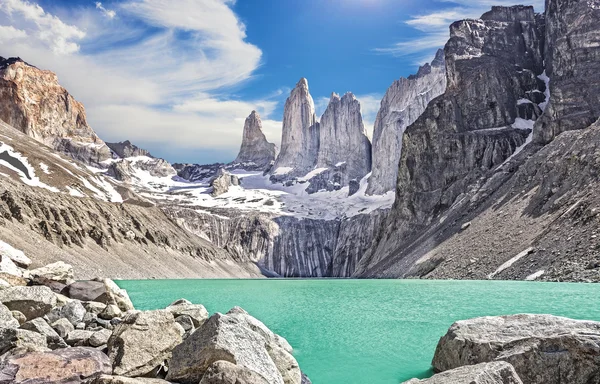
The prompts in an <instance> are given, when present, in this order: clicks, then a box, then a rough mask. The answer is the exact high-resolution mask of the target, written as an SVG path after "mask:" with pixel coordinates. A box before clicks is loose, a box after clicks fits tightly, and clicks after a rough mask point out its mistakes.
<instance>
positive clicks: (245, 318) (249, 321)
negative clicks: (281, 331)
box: [227, 307, 293, 353]
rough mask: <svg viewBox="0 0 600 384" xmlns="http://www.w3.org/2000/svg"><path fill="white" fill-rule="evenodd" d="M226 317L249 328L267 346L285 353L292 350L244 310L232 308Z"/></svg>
mask: <svg viewBox="0 0 600 384" xmlns="http://www.w3.org/2000/svg"><path fill="white" fill-rule="evenodd" d="M227 315H228V316H231V317H233V318H235V319H237V320H238V321H240V322H241V323H242V324H244V325H245V326H246V327H248V328H250V329H251V330H253V331H254V332H256V333H258V334H259V335H261V336H262V337H264V338H265V340H266V342H267V344H269V345H273V346H278V347H280V348H283V349H284V350H286V351H287V352H289V353H292V351H293V348H292V346H291V345H290V343H288V341H287V340H286V339H284V338H283V337H281V336H279V335H277V334H275V333H273V331H271V330H270V329H269V328H267V326H266V325H264V324H263V322H262V321H260V320H258V319H257V318H255V317H253V316H251V315H250V314H248V312H246V311H245V310H244V309H242V308H240V307H233V308H231V309H230V310H229V312H227Z"/></svg>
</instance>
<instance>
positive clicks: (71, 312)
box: [48, 300, 86, 325]
mask: <svg viewBox="0 0 600 384" xmlns="http://www.w3.org/2000/svg"><path fill="white" fill-rule="evenodd" d="M85 313H86V312H85V308H84V307H83V304H81V302H80V301H78V300H72V301H70V302H68V303H66V304H65V305H63V306H62V307H57V308H54V309H53V310H52V311H50V313H48V320H49V322H50V323H51V324H52V323H54V322H55V321H57V320H58V319H60V318H64V319H67V320H68V321H69V322H70V323H71V324H73V325H77V324H79V323H81V322H82V321H83V318H84V316H85Z"/></svg>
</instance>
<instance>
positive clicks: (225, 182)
mask: <svg viewBox="0 0 600 384" xmlns="http://www.w3.org/2000/svg"><path fill="white" fill-rule="evenodd" d="M236 185H240V180H239V179H238V178H237V176H235V175H232V174H231V173H229V172H227V171H226V170H224V169H220V170H219V172H218V173H217V175H216V176H215V178H214V179H213V180H212V181H211V182H210V186H211V187H212V192H211V193H210V194H211V196H213V197H217V196H220V195H222V194H224V193H227V192H228V191H229V188H230V187H231V186H236Z"/></svg>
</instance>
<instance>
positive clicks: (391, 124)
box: [367, 50, 446, 195]
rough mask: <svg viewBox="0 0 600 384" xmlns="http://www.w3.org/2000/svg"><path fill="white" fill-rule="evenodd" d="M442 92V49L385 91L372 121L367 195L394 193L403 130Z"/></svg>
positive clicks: (443, 70)
mask: <svg viewBox="0 0 600 384" xmlns="http://www.w3.org/2000/svg"><path fill="white" fill-rule="evenodd" d="M445 90H446V67H445V62H444V52H443V51H442V50H439V51H438V52H437V54H436V57H435V59H434V60H433V61H432V62H431V64H426V65H424V66H423V67H421V68H419V71H418V73H417V74H416V75H413V76H410V77H409V78H401V79H400V80H396V81H394V83H393V84H392V85H391V86H390V87H389V88H388V90H387V92H386V93H385V96H384V97H383V100H381V107H380V109H379V112H378V113H377V118H376V120H375V129H374V131H373V172H372V174H371V177H370V178H369V187H368V188H367V194H369V195H380V194H383V193H386V192H388V191H393V190H394V188H395V186H396V176H397V174H398V161H399V160H400V153H401V149H402V135H403V134H404V130H405V129H406V127H407V126H409V125H410V124H412V123H413V122H414V121H415V120H416V119H417V118H418V117H419V116H421V114H422V113H423V111H425V108H426V107H427V104H429V102H430V101H431V100H432V99H434V98H435V97H437V96H439V95H441V94H442V93H444V91H445Z"/></svg>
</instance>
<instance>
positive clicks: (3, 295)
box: [0, 286, 56, 320]
mask: <svg viewBox="0 0 600 384" xmlns="http://www.w3.org/2000/svg"><path fill="white" fill-rule="evenodd" d="M0 302H2V303H3V304H4V305H6V306H7V307H8V309H10V310H11V311H19V312H21V313H22V314H23V315H25V318H27V320H31V319H35V318H36V317H42V316H44V315H45V314H47V313H48V312H50V310H52V308H53V307H54V306H55V305H56V296H55V294H54V292H52V291H51V290H50V288H48V287H42V286H35V287H20V286H19V287H12V288H6V289H2V290H0Z"/></svg>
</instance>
